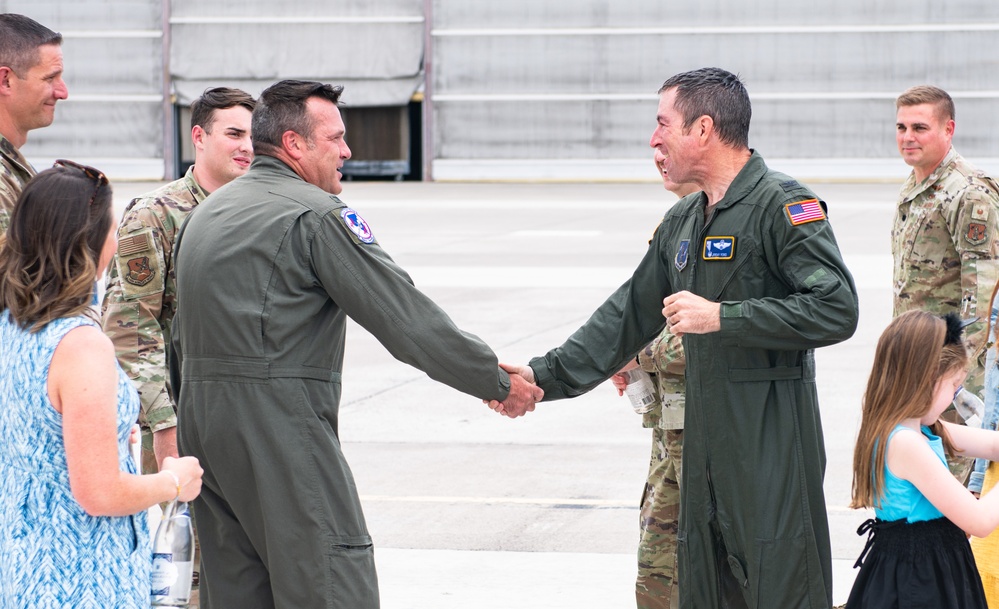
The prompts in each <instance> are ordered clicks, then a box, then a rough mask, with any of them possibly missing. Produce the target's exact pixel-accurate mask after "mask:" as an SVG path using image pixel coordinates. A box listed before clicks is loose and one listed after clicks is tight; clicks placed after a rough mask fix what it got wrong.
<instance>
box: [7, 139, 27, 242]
mask: <svg viewBox="0 0 999 609" xmlns="http://www.w3.org/2000/svg"><path fill="white" fill-rule="evenodd" d="M33 177H35V169H34V167H32V166H31V163H28V161H27V160H26V159H25V158H24V155H22V154H21V151H20V150H18V149H17V148H15V147H14V145H13V144H11V143H10V142H9V141H7V138H5V137H4V136H2V135H0V235H2V234H4V233H6V232H7V227H8V226H10V212H11V211H13V210H14V203H16V202H17V198H18V197H19V196H21V191H22V190H24V185H25V184H27V183H28V181H29V180H31V178H33Z"/></svg>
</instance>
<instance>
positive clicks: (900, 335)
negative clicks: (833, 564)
mask: <svg viewBox="0 0 999 609" xmlns="http://www.w3.org/2000/svg"><path fill="white" fill-rule="evenodd" d="M962 329H963V325H962V323H961V321H960V320H959V318H958V317H957V316H956V315H954V314H948V315H947V316H945V317H944V318H940V317H937V316H935V315H932V314H930V313H925V312H922V311H910V312H908V313H905V314H903V315H900V316H899V317H897V318H896V319H895V320H894V321H892V323H891V324H890V325H889V326H888V328H887V329H885V331H884V333H883V334H882V335H881V339H880V340H879V341H878V346H877V351H876V353H875V358H874V368H873V370H872V371H871V376H870V379H869V380H868V382H867V391H866V393H865V394H864V403H863V419H862V421H861V424H860V433H859V434H858V437H857V446H856V450H855V452H854V457H853V502H852V504H851V507H854V508H865V507H873V508H874V511H875V514H876V515H877V519H876V520H868V521H867V522H865V523H864V524H863V525H862V526H861V528H860V530H858V533H860V534H863V533H868V534H869V537H868V542H867V547H866V548H864V552H863V553H862V554H861V556H860V558H859V559H858V560H857V565H862V566H861V569H860V573H859V574H858V575H857V579H856V581H855V582H854V585H853V590H852V591H851V592H850V598H849V600H848V601H847V603H846V607H847V609H861V608H865V609H866V608H870V609H873V608H875V607H876V608H877V609H890V608H899V609H902V608H905V609H915V608H919V607H926V608H933V609H948V608H953V609H977V608H981V609H985V608H986V603H985V595H984V592H983V590H982V582H981V579H980V578H979V576H978V570H977V568H976V567H975V559H974V557H973V556H972V554H971V549H970V548H969V545H968V540H967V534H970V535H974V536H977V537H983V536H985V535H988V534H989V533H990V532H991V531H992V530H993V529H995V528H996V527H997V526H999V493H988V494H987V495H985V496H984V497H982V498H981V499H980V500H979V499H976V498H975V496H974V495H972V494H971V493H970V492H969V491H968V490H967V489H966V488H964V487H963V486H961V484H960V483H959V482H957V480H956V479H955V478H954V477H953V476H952V475H951V473H950V470H949V469H948V468H947V462H946V459H945V453H952V454H959V455H965V456H972V457H984V458H987V459H992V460H995V459H997V458H999V434H997V433H995V432H991V431H985V430H981V429H973V428H970V427H964V426H959V425H952V424H950V423H947V422H944V421H940V420H938V419H939V416H940V413H942V412H943V411H944V409H945V408H947V406H948V405H949V404H950V403H951V401H953V399H954V396H955V394H956V393H957V392H959V391H960V390H961V383H962V381H963V380H964V378H965V374H966V367H967V363H968V354H967V352H966V349H965V345H964V341H963V340H962V338H961V332H962ZM865 557H866V558H865Z"/></svg>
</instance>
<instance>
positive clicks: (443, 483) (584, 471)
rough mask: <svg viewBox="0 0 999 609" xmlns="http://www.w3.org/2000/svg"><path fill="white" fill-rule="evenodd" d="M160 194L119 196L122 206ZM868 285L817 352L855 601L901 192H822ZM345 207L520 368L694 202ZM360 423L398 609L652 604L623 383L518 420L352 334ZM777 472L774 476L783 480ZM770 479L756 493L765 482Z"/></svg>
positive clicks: (352, 427)
mask: <svg viewBox="0 0 999 609" xmlns="http://www.w3.org/2000/svg"><path fill="white" fill-rule="evenodd" d="M151 186H154V185H151V184H141V183H138V184H137V183H122V184H116V188H117V198H118V200H119V201H120V202H121V203H123V202H124V201H125V200H126V199H127V198H128V197H129V196H134V195H135V194H139V193H141V192H144V191H145V190H148V189H149V188H150V187H151ZM812 186H813V188H814V189H815V190H816V191H817V192H818V193H819V194H820V195H821V196H822V197H823V198H824V199H825V200H826V201H827V202H828V203H829V206H830V218H831V221H832V223H833V225H834V227H835V229H836V232H837V236H838V238H839V241H840V245H841V248H842V249H843V252H844V255H845V256H846V259H847V263H848V265H849V266H850V268H851V270H852V271H853V273H854V275H855V278H856V280H857V284H858V287H859V290H860V303H861V316H860V326H859V328H858V331H857V334H856V335H855V336H854V337H853V338H852V339H850V340H849V341H846V342H845V343H843V344H840V345H836V346H833V347H829V348H826V349H821V350H819V351H818V352H817V360H818V374H819V377H818V387H819V393H820V403H821V408H822V415H823V424H824V431H825V439H826V449H827V454H828V468H827V476H826V483H825V487H826V498H827V503H828V506H829V514H830V525H831V529H832V541H833V553H834V558H835V559H836V561H835V562H836V570H835V577H834V584H835V593H834V601H835V602H836V603H837V604H838V603H842V602H844V601H845V599H846V595H847V594H848V593H849V588H850V585H851V583H852V579H853V571H852V569H851V568H850V567H851V566H852V564H853V561H854V559H855V558H856V556H857V555H858V554H859V552H860V550H861V548H862V546H863V544H862V540H860V538H858V537H857V535H856V534H855V530H856V527H857V525H858V524H859V523H860V522H861V521H863V520H864V519H865V518H867V517H868V514H867V513H865V512H856V511H852V510H849V509H847V508H846V505H847V504H848V502H849V495H850V479H851V472H850V469H851V460H852V451H853V442H854V437H855V434H856V429H857V424H858V421H859V413H860V396H861V394H862V391H863V386H864V384H865V383H866V378H867V375H868V373H869V371H870V365H871V360H872V358H873V352H874V345H875V343H876V340H877V337H878V335H879V334H880V331H881V329H882V328H883V327H884V326H885V325H886V324H887V322H888V320H889V318H890V313H891V301H890V294H891V293H890V282H891V256H890V250H889V244H888V231H889V227H890V223H891V217H892V210H893V202H894V197H895V194H896V193H897V189H898V185H897V184H879V183H875V184H843V183H836V184H832V183H830V184H812ZM342 198H343V199H344V200H345V201H347V202H348V204H349V205H351V206H353V207H355V208H356V209H357V210H358V211H359V212H360V214H361V215H362V216H363V217H364V218H365V219H366V220H367V221H368V222H369V223H370V225H371V227H372V229H373V231H374V234H375V236H376V237H377V238H378V239H379V241H380V242H381V244H382V245H383V246H384V247H385V249H386V250H387V251H388V252H389V253H390V254H392V255H393V257H394V258H395V259H396V260H397V261H398V262H400V263H401V264H402V266H403V267H404V268H406V269H407V270H408V271H409V272H410V273H411V275H412V276H413V278H414V280H415V281H416V284H417V286H419V287H421V289H423V290H424V291H425V292H427V293H428V294H429V295H430V296H431V297H432V298H434V299H435V300H436V301H437V302H438V303H439V304H441V305H442V307H443V308H444V309H445V310H446V311H448V312H449V313H450V314H451V315H452V317H453V318H454V319H455V321H456V322H457V323H458V325H459V326H460V327H462V328H463V329H465V330H467V331H469V332H472V333H474V334H477V335H479V336H480V337H482V338H483V339H484V340H486V342H488V343H489V344H490V345H492V346H493V347H494V348H495V349H496V351H497V352H498V353H499V355H500V358H501V359H502V360H506V361H511V362H524V361H526V360H527V359H528V358H529V357H531V356H534V355H539V354H541V353H543V352H545V351H547V350H548V349H549V348H551V347H554V346H557V345H558V344H561V342H562V341H563V340H564V339H565V338H566V337H567V336H568V335H569V334H570V333H571V332H572V331H573V330H575V329H576V328H577V327H578V326H579V325H580V324H581V323H582V322H583V321H585V319H586V318H587V317H588V316H589V314H590V313H591V312H592V311H593V309H594V308H595V307H596V306H597V305H599V304H600V303H601V302H602V301H603V300H604V298H605V297H606V296H607V295H608V294H609V293H610V292H611V291H612V290H613V289H614V288H615V287H617V286H618V285H619V284H620V283H622V282H623V281H624V280H626V279H627V278H628V277H629V276H630V273H631V271H632V269H633V268H634V266H635V264H637V262H638V261H639V259H640V258H641V256H642V254H643V252H644V250H645V249H646V243H647V240H648V238H649V237H650V235H651V233H652V230H653V229H654V228H655V226H656V225H657V223H658V221H659V219H660V218H661V216H662V214H663V212H664V211H665V209H666V208H667V207H668V205H669V204H671V202H672V201H673V200H674V198H673V197H672V196H671V195H669V194H668V193H666V192H665V191H663V190H662V188H661V186H659V185H657V184H651V183H650V184H621V185H615V184H422V183H379V182H367V183H363V182H351V183H347V184H346V188H345V192H344V194H343V196H342ZM347 340H348V347H347V358H346V363H345V369H344V387H343V404H342V408H341V414H340V431H341V440H342V442H343V445H344V452H345V454H346V455H347V456H348V459H349V460H350V463H351V466H352V468H353V470H354V473H355V478H356V482H357V486H358V488H359V489H360V492H361V494H362V497H363V500H364V509H365V512H366V516H367V519H368V523H369V528H370V530H371V534H372V536H373V537H374V540H375V544H376V559H377V562H378V567H379V576H380V582H381V590H382V595H383V607H385V609H437V608H447V607H482V608H491V607H510V606H520V607H528V608H533V607H537V608H541V607H563V606H564V607H582V608H591V607H592V608H606V607H622V608H623V607H629V606H634V596H633V580H634V575H635V549H636V544H637V525H638V510H637V504H638V501H639V498H640V493H641V488H642V484H643V480H644V477H645V471H646V468H647V463H648V461H647V460H648V455H649V444H650V441H651V440H650V432H649V431H648V430H645V429H642V427H641V422H640V418H639V417H638V416H637V415H635V414H634V413H633V412H632V411H631V408H630V406H629V404H628V402H627V399H626V398H619V397H618V396H617V394H616V392H614V391H613V389H612V388H611V387H610V386H609V384H606V383H605V384H604V385H602V386H600V387H598V388H596V389H595V390H594V391H593V392H591V393H590V394H588V395H586V396H583V397H580V398H577V399H574V400H567V401H559V402H553V403H550V404H549V403H542V404H540V405H539V406H538V409H537V411H536V412H534V413H531V414H529V415H528V416H526V417H524V418H522V419H518V420H514V421H510V420H507V419H503V418H501V417H499V416H497V415H496V414H494V413H493V412H492V411H490V410H488V409H487V408H485V407H484V406H483V405H482V404H481V403H479V402H478V401H477V400H475V399H474V398H470V397H468V396H465V395H462V394H460V393H458V392H456V391H454V390H452V389H450V388H448V387H445V386H443V385H440V384H437V383H435V382H433V381H430V380H429V379H428V378H427V377H426V376H425V375H423V374H422V373H421V372H419V371H417V370H414V369H412V368H410V367H407V366H405V365H403V364H401V363H399V362H396V361H395V360H394V359H392V357H391V356H390V355H388V353H387V352H386V351H385V349H384V348H382V347H381V345H379V344H378V343H377V341H376V340H375V339H374V338H373V337H372V336H371V335H370V334H368V333H367V332H366V331H364V330H363V329H361V328H359V327H357V326H351V327H350V328H349V330H348V339H347ZM763 475H765V473H763ZM747 483H751V481H747Z"/></svg>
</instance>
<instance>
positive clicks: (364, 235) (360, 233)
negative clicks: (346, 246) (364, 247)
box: [340, 207, 375, 243]
mask: <svg viewBox="0 0 999 609" xmlns="http://www.w3.org/2000/svg"><path fill="white" fill-rule="evenodd" d="M340 218H341V219H342V220H343V224H344V226H346V227H347V229H348V230H349V231H350V232H352V233H354V235H355V236H356V237H357V238H358V240H360V241H361V243H374V242H375V236H374V235H373V234H372V233H371V227H369V226H368V223H367V222H365V221H364V218H362V217H361V216H359V215H358V214H357V212H356V211H354V210H353V209H351V208H349V207H344V208H343V211H341V212H340Z"/></svg>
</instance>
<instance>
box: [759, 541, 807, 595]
mask: <svg viewBox="0 0 999 609" xmlns="http://www.w3.org/2000/svg"><path fill="white" fill-rule="evenodd" d="M757 545H758V549H759V564H758V565H757V566H756V568H757V569H758V570H759V572H758V573H757V574H756V580H757V581H756V594H757V595H758V602H757V605H756V606H758V607H792V606H796V605H797V604H798V603H800V602H801V599H804V598H808V560H807V558H806V556H805V538H804V537H792V538H790V539H768V540H759V541H757Z"/></svg>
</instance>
